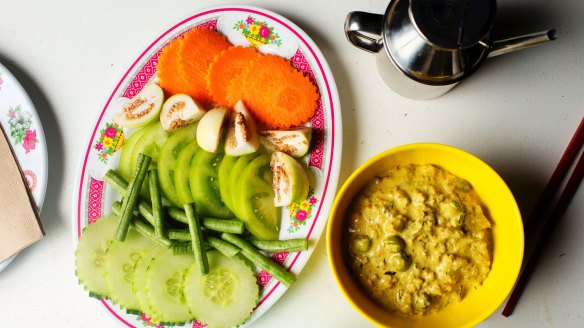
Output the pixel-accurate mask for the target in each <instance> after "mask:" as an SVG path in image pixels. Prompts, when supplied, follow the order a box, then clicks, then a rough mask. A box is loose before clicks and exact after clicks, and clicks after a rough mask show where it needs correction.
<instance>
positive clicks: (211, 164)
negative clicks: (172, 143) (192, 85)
mask: <svg viewBox="0 0 584 328" xmlns="http://www.w3.org/2000/svg"><path fill="white" fill-rule="evenodd" d="M223 155H224V154H223V153H210V152H208V151H205V150H203V149H201V150H200V151H198V152H197V153H196V154H195V157H194V158H193V161H192V162H191V170H190V175H189V184H190V185H191V194H192V195H193V196H192V197H193V199H194V200H195V203H196V205H197V211H198V212H199V213H201V215H203V216H209V217H213V218H218V219H230V218H233V213H231V211H230V210H229V208H227V206H225V204H224V203H223V201H221V192H220V185H219V166H220V164H221V161H222V160H223Z"/></svg>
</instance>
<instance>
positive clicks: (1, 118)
mask: <svg viewBox="0 0 584 328" xmlns="http://www.w3.org/2000/svg"><path fill="white" fill-rule="evenodd" d="M0 124H2V127H3V128H4V131H5V132H6V134H7V135H8V139H9V140H10V144H11V146H12V149H13V150H14V153H15V154H16V158H17V159H18V163H19V164H20V168H21V169H22V172H23V173H24V177H25V178H26V182H27V184H28V189H29V190H30V191H31V193H32V196H33V198H34V200H35V202H36V205H37V207H38V208H39V210H40V209H41V208H42V207H43V201H44V200H45V192H46V190H47V178H48V160H47V144H46V142H45V134H44V133H43V126H42V125H41V121H40V119H39V116H38V114H37V112H36V109H35V107H34V105H33V104H32V101H31V100H30V97H29V96H28V94H27V93H26V91H24V88H23V87H22V86H21V85H20V83H19V82H18V80H17V79H16V78H15V77H14V75H12V73H10V71H9V70H8V69H7V68H6V67H4V66H3V65H1V64H0ZM0 133H1V132H0ZM15 257H16V255H14V256H12V257H11V258H9V259H7V260H6V261H4V262H2V263H0V272H1V271H3V270H4V269H5V268H6V267H7V266H8V265H9V264H10V262H12V260H14V258H15Z"/></svg>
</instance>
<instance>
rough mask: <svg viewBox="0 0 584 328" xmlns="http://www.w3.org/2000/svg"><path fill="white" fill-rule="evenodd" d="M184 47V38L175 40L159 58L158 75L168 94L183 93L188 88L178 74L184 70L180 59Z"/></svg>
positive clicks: (160, 83)
mask: <svg viewBox="0 0 584 328" xmlns="http://www.w3.org/2000/svg"><path fill="white" fill-rule="evenodd" d="M182 46H183V44H182V38H178V39H174V40H172V41H170V42H169V43H168V44H167V45H166V46H165V47H164V48H162V52H161V53H160V55H159V56H158V64H157V65H156V70H157V72H156V75H157V76H158V79H159V85H160V87H161V88H162V89H163V90H164V92H166V93H167V94H176V93H181V92H183V90H184V89H185V87H186V82H185V81H184V80H183V79H182V77H181V75H180V74H178V73H177V72H180V71H181V70H182V66H181V58H180V53H181V49H182Z"/></svg>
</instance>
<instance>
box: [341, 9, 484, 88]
mask: <svg viewBox="0 0 584 328" xmlns="http://www.w3.org/2000/svg"><path fill="white" fill-rule="evenodd" d="M456 2H457V1H456V0H454V1H453V3H456ZM475 2H477V3H479V2H480V3H486V4H487V5H488V6H486V8H489V10H487V11H486V12H487V14H488V17H486V18H485V19H483V21H484V24H483V25H484V26H481V27H480V29H476V26H474V25H473V26H470V27H468V26H469V24H468V22H467V21H465V20H464V19H465V17H466V16H465V15H466V14H465V13H460V12H459V10H458V9H459V7H460V6H458V5H453V6H451V7H448V6H446V5H444V3H443V2H432V1H428V0H391V1H390V3H389V5H388V7H387V10H386V12H385V14H384V15H379V14H372V13H365V12H351V13H349V15H348V16H347V19H346V21H345V33H346V35H347V38H348V39H349V41H350V42H351V43H353V45H355V46H356V47H358V48H361V49H363V50H365V51H368V52H372V53H375V54H376V61H377V66H378V70H379V73H380V75H381V77H382V79H383V81H384V82H385V83H386V84H387V85H388V86H389V87H390V88H391V89H392V90H394V91H395V92H397V93H398V94H400V95H402V96H405V97H408V98H412V99H432V98H436V97H439V96H441V95H443V94H444V93H446V92H448V91H449V90H450V89H452V88H453V87H454V86H455V85H456V84H458V82H459V81H461V80H462V79H464V78H466V77H467V76H468V75H470V74H471V73H472V72H474V71H475V70H476V69H477V68H478V67H479V66H480V64H482V62H483V61H484V60H485V59H486V58H487V56H488V52H489V47H490V42H489V31H490V27H491V23H492V19H491V16H492V15H491V14H492V10H494V6H495V4H494V0H475ZM436 6H438V7H436ZM434 14H436V16H432V15H434ZM456 14H458V15H459V16H460V19H461V20H462V21H461V22H460V24H462V25H460V26H461V27H460V28H459V27H458V25H454V23H452V21H454V22H456V21H457V19H452V17H453V16H456ZM442 16H444V17H446V18H450V19H447V21H448V22H449V24H450V25H448V24H437V23H436V22H435V21H436V20H438V19H439V17H442ZM465 24H466V25H465ZM446 25H447V26H446ZM463 26H466V27H468V28H467V29H466V30H465V31H468V32H469V33H470V31H471V27H472V28H474V29H475V30H477V31H478V32H477V33H475V34H474V38H472V39H468V38H467V39H465V38H463V35H462V34H460V35H456V34H455V33H456V31H458V30H463ZM465 35H467V34H465Z"/></svg>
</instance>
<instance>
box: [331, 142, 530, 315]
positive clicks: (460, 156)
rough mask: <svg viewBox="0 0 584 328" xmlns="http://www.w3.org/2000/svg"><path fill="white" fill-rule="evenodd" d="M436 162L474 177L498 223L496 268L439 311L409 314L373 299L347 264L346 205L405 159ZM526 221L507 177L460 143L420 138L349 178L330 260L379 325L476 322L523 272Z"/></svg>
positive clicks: (338, 202) (345, 288) (334, 223)
mask: <svg viewBox="0 0 584 328" xmlns="http://www.w3.org/2000/svg"><path fill="white" fill-rule="evenodd" d="M408 163H414V164H425V163H430V164H435V165H438V166H440V167H442V168H444V169H446V170H448V171H450V172H451V173H453V174H455V175H457V176H459V177H461V178H463V179H466V180H467V181H469V182H470V183H471V184H472V186H473V187H474V189H475V190H476V191H477V192H478V194H479V196H480V197H481V199H482V201H483V202H484V204H485V206H486V207H487V213H488V214H489V218H490V219H491V222H492V223H493V258H492V265H491V272H490V273H489V275H488V276H487V278H486V279H485V281H484V282H483V285H482V286H481V287H480V288H478V289H476V290H473V291H470V292H469V293H468V294H467V295H466V297H465V298H464V299H463V300H462V301H461V302H460V303H458V304H453V305H448V306H447V307H446V308H444V309H443V310H442V311H440V312H438V313H437V314H434V315H427V316H416V317H403V316H399V315H397V314H394V313H391V312H390V311H387V310H384V309H383V308H381V307H380V306H379V305H377V304H376V303H375V302H374V301H372V300H371V299H370V298H369V297H368V296H367V295H366V294H365V293H364V292H363V291H362V289H361V288H360V286H359V284H358V282H357V281H355V280H354V279H353V278H352V276H351V273H350V272H349V269H348V267H347V265H346V264H345V260H344V257H345V254H344V250H345V248H344V246H345V245H344V243H345V240H344V236H345V230H346V229H347V223H346V219H345V211H346V210H347V208H348V207H349V205H350V204H351V202H352V200H353V198H355V196H356V195H357V194H358V193H359V192H360V191H361V190H362V189H363V187H364V186H365V185H366V184H367V183H368V182H369V181H371V180H372V179H373V178H375V177H377V176H379V175H380V174H382V173H383V172H385V171H386V170H387V169H389V168H392V167H394V166H396V165H399V164H408ZM523 243H524V241H523V223H522V221H521V214H520V212H519V209H518V207H517V203H516V202H515V198H514V197H513V194H512V193H511V191H510V190H509V188H508V187H507V185H506V184H505V182H504V181H503V179H501V177H500V176H499V175H498V174H497V173H496V172H495V171H494V170H493V169H492V168H491V167H489V166H488V165H487V164H485V163H484V162H483V161H481V160H480V159H478V158H477V157H475V156H473V155H471V154H469V153H467V152H464V151H462V150H460V149H457V148H454V147H451V146H445V145H439V144H428V143H419V144H411V145H404V146H400V147H396V148H393V149H389V150H387V151H385V152H383V153H381V154H379V155H377V156H375V157H373V158H371V159H370V160H368V161H367V162H366V163H365V164H363V165H362V166H361V167H359V168H358V169H357V170H356V171H355V172H354V173H353V174H352V175H351V176H350V177H349V179H348V180H347V181H346V182H345V183H344V184H343V186H342V187H341V189H340V191H339V193H338V194H337V196H336V198H335V201H334V203H333V207H332V210H331V213H330V217H329V220H328V227H327V251H328V258H329V264H330V266H331V268H332V271H333V274H334V276H335V279H336V282H337V284H338V286H339V288H340V289H341V291H342V292H343V294H344V295H345V297H346V298H347V300H348V301H349V302H350V303H351V304H352V305H353V307H354V308H355V309H356V310H357V311H358V312H359V313H361V314H362V315H363V316H365V317H366V318H367V319H368V320H370V321H371V322H373V323H374V324H376V325H378V326H388V327H471V326H474V325H477V324H478V323H480V322H481V321H483V320H485V319H486V318H487V317H488V316H490V315H491V314H492V313H493V312H494V311H495V310H496V309H497V308H498V307H499V306H500V305H501V303H502V302H503V301H504V300H505V298H506V297H507V295H508V294H509V292H510V291H511V289H512V288H513V285H514V284H515V281H516V279H517V276H518V275H519V270H520V268H521V262H522V260H523Z"/></svg>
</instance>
